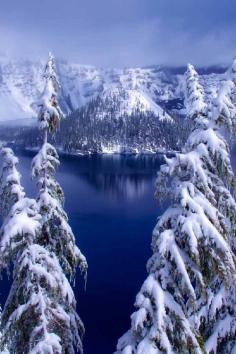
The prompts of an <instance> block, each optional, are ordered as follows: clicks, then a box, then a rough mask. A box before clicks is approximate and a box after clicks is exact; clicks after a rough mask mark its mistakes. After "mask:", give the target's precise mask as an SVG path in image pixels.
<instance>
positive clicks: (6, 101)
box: [0, 59, 222, 122]
mask: <svg viewBox="0 0 236 354" xmlns="http://www.w3.org/2000/svg"><path fill="white" fill-rule="evenodd" d="M43 67H44V63H43V62H40V61H38V62H36V61H35V62H33V61H26V60H6V59H4V60H2V61H1V62H0V122H1V121H5V122H6V121H9V120H18V121H19V119H26V118H32V117H34V116H35V112H34V110H33V108H32V106H31V105H32V103H33V102H34V101H35V100H36V99H37V98H38V96H39V94H40V92H41V90H42V86H43V81H42V71H43ZM57 71H58V76H59V80H60V82H61V86H62V87H61V95H60V103H61V106H62V108H63V110H64V112H65V113H69V112H71V111H74V110H75V109H77V108H79V107H82V106H83V105H85V104H86V103H88V102H89V101H91V100H92V99H94V98H96V97H97V96H98V95H101V96H102V97H105V96H106V95H108V96H111V95H112V96H117V97H120V98H119V99H120V100H123V101H122V102H121V101H120V109H121V114H123V113H126V114H131V113H132V111H135V110H136V109H139V110H141V111H144V112H145V111H153V112H154V113H156V114H157V115H158V116H159V117H160V119H164V118H167V119H169V115H168V114H167V113H164V114H163V109H164V110H166V109H167V110H169V111H172V110H175V109H178V110H180V109H181V108H182V105H181V100H182V97H183V87H182V86H183V85H182V82H183V73H182V71H181V70H171V69H167V68H162V67H151V68H125V69H102V68H101V69H100V68H96V67H92V66H86V65H79V64H72V63H68V62H66V61H62V60H60V61H57ZM221 76H222V75H221V74H207V75H203V76H202V77H201V80H202V83H203V85H204V86H205V88H206V91H207V93H212V92H213V93H214V92H216V89H217V86H218V82H219V80H220V79H221ZM121 93H122V95H120V94H121ZM23 121H24V120H22V122H23Z"/></svg>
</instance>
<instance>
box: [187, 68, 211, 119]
mask: <svg viewBox="0 0 236 354" xmlns="http://www.w3.org/2000/svg"><path fill="white" fill-rule="evenodd" d="M185 107H186V111H187V115H188V117H189V118H190V119H192V120H193V121H194V120H195V118H197V117H198V116H201V115H205V113H206V109H207V105H206V103H205V100H204V92H203V88H202V86H201V84H200V82H199V76H198V73H197V72H196V70H195V69H194V66H193V65H191V64H188V66H187V71H186V73H185Z"/></svg>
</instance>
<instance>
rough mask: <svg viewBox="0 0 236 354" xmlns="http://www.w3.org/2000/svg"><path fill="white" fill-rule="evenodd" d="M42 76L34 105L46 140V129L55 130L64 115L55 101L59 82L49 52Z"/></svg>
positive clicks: (52, 58)
mask: <svg viewBox="0 0 236 354" xmlns="http://www.w3.org/2000/svg"><path fill="white" fill-rule="evenodd" d="M43 77H44V79H45V86H44V90H43V93H42V95H41V97H40V99H39V101H38V102H37V104H36V106H38V107H39V114H38V119H39V126H40V129H42V130H43V131H44V139H45V141H46V140H47V131H48V130H49V131H50V132H53V131H55V130H57V129H58V127H59V123H60V120H61V119H62V118H63V117H64V115H63V112H62V110H61V109H60V106H59V104H58V102H57V92H58V90H59V88H60V84H59V81H58V78H57V74H56V65H55V59H54V57H53V56H52V54H51V53H49V58H48V61H47V64H46V66H45V69H44V73H43Z"/></svg>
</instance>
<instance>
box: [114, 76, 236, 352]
mask: <svg viewBox="0 0 236 354" xmlns="http://www.w3.org/2000/svg"><path fill="white" fill-rule="evenodd" d="M198 85H199V82H198V83H197V84H196V85H195V84H194V85H193V86H194V87H196V86H198ZM232 89H233V86H232ZM190 91H191V95H192V102H193V104H194V106H195V102H196V101H197V97H196V100H195V99H194V91H193V90H191V87H190ZM200 91H202V88H200ZM188 95H190V92H189V93H188V91H187V96H188ZM219 95H220V94H219ZM197 96H198V95H197ZM228 97H229V96H228V95H227V98H228ZM219 101H221V99H220V98H219ZM231 103H232V102H230V106H231ZM218 107H219V106H218ZM193 112H196V110H195V108H193V109H192V108H191V107H190V108H189V115H190V116H191V117H192V116H193V115H194V114H195V113H193ZM204 112H205V111H201V113H200V112H199V111H198V113H197V116H198V119H197V121H196V124H195V127H194V128H193V131H192V133H191V135H190V136H189V138H188V141H187V143H186V145H185V147H184V149H183V152H182V153H180V154H177V155H176V156H175V157H174V158H171V159H166V164H165V165H163V166H162V167H161V170H160V173H159V176H158V179H157V195H158V196H159V197H163V195H168V196H169V198H170V200H171V205H170V207H169V208H168V209H167V210H166V212H165V213H164V214H163V215H162V216H161V217H160V219H159V221H158V223H157V225H156V227H155V229H154V232H153V240H152V249H153V255H152V257H151V258H150V259H149V261H148V263H147V270H148V277H147V279H146V280H145V282H144V284H143V286H142V288H141V290H140V292H139V293H138V295H137V297H136V303H135V306H136V311H135V312H134V313H133V315H132V316H131V329H130V330H129V331H128V332H127V333H126V334H125V335H124V336H123V337H122V338H121V339H120V340H119V342H118V346H117V353H122V354H141V353H145V354H146V353H149V354H157V353H169V354H171V353H179V354H180V353H181V354H182V353H183V354H184V353H186V354H187V353H206V352H207V353H211V354H212V353H214V354H216V353H222V354H223V353H224V354H230V353H232V352H233V351H232V350H233V347H234V346H235V338H236V313H235V311H236V292H235V281H236V278H235V274H236V273H235V272H236V259H235V253H234V251H233V248H232V242H231V239H232V236H234V237H235V235H232V233H234V224H235V220H236V204H235V200H234V198H233V195H232V194H231V191H232V193H233V191H234V189H235V179H234V175H233V172H232V168H231V164H230V158H229V148H228V145H227V143H226V141H225V139H224V138H223V136H222V135H221V133H220V131H219V125H222V124H223V125H225V124H227V125H228V126H230V124H229V120H230V118H229V116H228V115H227V121H226V120H223V119H222V115H223V113H222V109H220V107H219V110H218V113H219V114H218V117H217V114H215V113H214V117H215V119H214V120H213V119H210V120H209V119H208V117H207V116H206V115H205V113H204ZM224 112H225V111H224ZM211 116H212V115H211ZM231 119H233V115H231ZM231 125H232V122H231Z"/></svg>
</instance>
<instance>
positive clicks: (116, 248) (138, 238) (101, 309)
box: [0, 152, 161, 354]
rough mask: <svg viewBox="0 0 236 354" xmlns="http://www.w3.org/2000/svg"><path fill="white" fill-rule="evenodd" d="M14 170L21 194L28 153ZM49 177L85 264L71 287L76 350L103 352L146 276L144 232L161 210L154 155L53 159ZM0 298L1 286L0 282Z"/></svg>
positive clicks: (32, 191)
mask: <svg viewBox="0 0 236 354" xmlns="http://www.w3.org/2000/svg"><path fill="white" fill-rule="evenodd" d="M18 155H19V158H20V171H21V173H22V176H23V182H24V186H25V189H26V192H27V194H28V196H35V195H36V188H35V183H34V182H32V181H31V179H30V174H29V170H30V164H31V159H32V156H34V154H33V153H29V152H27V153H21V154H19V153H18ZM60 160H61V166H60V168H59V171H58V173H57V179H58V180H59V182H60V183H61V185H62V187H63V189H64V193H65V197H66V203H65V209H66V211H67V213H68V216H69V222H70V225H71V227H72V229H73V231H74V233H75V237H76V239H77V243H78V245H79V247H80V248H81V251H82V252H83V253H84V254H85V256H86V258H87V260H88V264H89V272H88V283H87V289H86V292H84V290H83V289H84V284H83V281H82V279H81V278H80V277H79V276H78V278H77V279H76V287H75V289H74V291H75V296H76V299H77V300H78V310H79V314H80V315H81V318H82V319H83V322H84V324H85V328H86V336H85V339H84V354H111V353H113V352H114V350H115V345H116V342H117V339H118V338H119V337H120V336H121V335H122V334H123V333H124V332H125V331H126V330H127V329H128V327H129V325H130V318H129V316H130V314H131V313H132V310H133V302H134V299H135V295H136V293H137V291H138V289H139V288H140V286H141V284H142V282H143V280H144V278H145V276H146V261H147V259H148V257H149V256H150V253H151V251H150V243H151V234H152V229H153V227H154V226H155V223H156V218H157V216H158V214H160V213H161V210H160V208H159V207H158V204H157V202H156V201H155V200H154V197H153V195H154V179H155V176H156V173H157V170H158V169H159V165H160V161H161V160H160V158H158V157H157V156H139V157H137V156H80V157H69V156H62V157H61V159H60ZM2 284H3V286H2V287H1V293H0V300H1V302H2V303H3V301H4V299H5V296H6V293H7V291H8V288H9V284H8V283H7V282H5V284H4V283H2Z"/></svg>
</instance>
